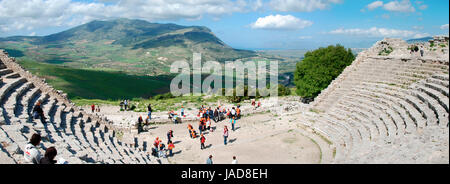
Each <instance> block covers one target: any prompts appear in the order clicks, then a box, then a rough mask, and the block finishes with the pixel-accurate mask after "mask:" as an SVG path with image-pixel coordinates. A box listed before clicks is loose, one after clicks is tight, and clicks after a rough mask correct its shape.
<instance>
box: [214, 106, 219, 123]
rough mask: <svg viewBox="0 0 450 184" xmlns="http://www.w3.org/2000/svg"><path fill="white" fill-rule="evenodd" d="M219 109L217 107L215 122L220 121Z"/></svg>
mask: <svg viewBox="0 0 450 184" xmlns="http://www.w3.org/2000/svg"><path fill="white" fill-rule="evenodd" d="M218 109H219V108H218V107H217V108H216V109H215V110H214V122H216V123H217V122H218V121H219V110H218Z"/></svg>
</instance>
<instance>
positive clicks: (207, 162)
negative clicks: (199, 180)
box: [206, 155, 213, 164]
mask: <svg viewBox="0 0 450 184" xmlns="http://www.w3.org/2000/svg"><path fill="white" fill-rule="evenodd" d="M212 157H213V156H212V155H209V157H208V160H206V164H213V161H212Z"/></svg>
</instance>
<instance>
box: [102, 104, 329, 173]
mask: <svg viewBox="0 0 450 184" xmlns="http://www.w3.org/2000/svg"><path fill="white" fill-rule="evenodd" d="M101 113H102V114H103V115H104V116H106V117H108V119H112V120H114V122H115V123H116V122H119V123H120V121H121V120H123V119H137V117H138V116H139V115H143V116H144V115H145V113H136V112H120V111H119V108H118V107H115V106H102V112H101ZM186 114H187V116H195V115H196V112H195V111H192V112H189V111H187V112H186ZM164 115H166V113H163V112H160V113H154V115H152V116H153V118H167V117H163V116H164ZM298 116H300V115H289V116H286V115H285V116H283V115H281V116H280V115H274V114H272V113H269V112H266V113H257V114H251V115H247V116H244V117H242V118H241V119H239V120H238V121H237V123H236V127H235V128H236V130H235V131H232V130H231V124H230V120H229V119H225V120H223V121H220V122H217V123H215V122H214V121H213V122H212V127H213V129H215V131H213V132H210V131H206V133H204V134H205V137H206V143H205V146H206V147H207V148H206V149H204V150H201V149H200V139H199V138H198V137H197V138H196V139H192V138H190V136H189V134H188V129H187V126H188V124H192V126H193V127H194V129H195V130H196V131H197V133H198V122H197V121H195V122H183V123H182V124H172V123H166V124H156V125H149V126H148V127H145V131H144V132H141V133H140V134H139V135H131V134H125V135H124V141H126V139H128V140H131V139H132V137H135V136H136V137H138V138H139V140H143V141H145V142H146V144H147V145H146V151H148V152H149V153H150V152H151V147H153V142H154V140H155V138H156V137H159V138H160V139H162V141H163V143H164V144H166V146H167V132H168V131H169V130H173V135H174V137H173V138H172V141H173V142H174V144H175V149H174V151H173V152H174V156H173V157H168V160H169V162H170V163H174V164H204V163H206V160H207V158H208V156H209V155H213V162H214V163H215V164H229V163H231V161H232V157H233V156H236V157H237V160H238V163H240V164H314V163H320V161H321V150H320V148H319V146H318V145H317V144H316V143H315V142H314V141H312V140H311V139H310V138H309V137H307V136H305V135H303V134H302V130H301V128H299V127H298V121H299V120H298V118H299V117H298ZM225 125H226V126H228V129H229V130H230V131H229V137H228V144H227V145H224V140H223V130H224V126H225ZM125 126H126V125H125Z"/></svg>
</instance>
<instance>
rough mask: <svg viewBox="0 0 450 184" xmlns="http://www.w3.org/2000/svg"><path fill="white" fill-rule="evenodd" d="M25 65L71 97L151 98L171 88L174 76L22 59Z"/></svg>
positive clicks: (108, 98)
mask: <svg viewBox="0 0 450 184" xmlns="http://www.w3.org/2000/svg"><path fill="white" fill-rule="evenodd" d="M19 63H20V64H21V65H22V66H23V67H25V68H27V69H28V70H30V71H31V72H32V73H33V74H35V75H38V76H41V77H43V78H45V79H46V81H47V82H48V83H49V84H50V85H52V86H54V87H55V88H56V89H59V90H63V91H64V92H65V93H67V94H68V96H69V98H70V99H77V98H83V99H102V100H118V99H125V98H128V99H132V98H137V97H143V98H148V97H150V96H154V95H157V94H161V93H167V92H169V90H170V89H169V85H170V80H171V79H172V77H171V76H157V77H154V76H137V75H128V74H125V73H120V72H107V71H96V70H85V69H75V68H70V67H64V66H58V65H52V64H46V63H37V62H33V61H27V60H21V61H20V62H19Z"/></svg>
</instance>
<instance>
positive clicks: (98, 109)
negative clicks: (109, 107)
mask: <svg viewBox="0 0 450 184" xmlns="http://www.w3.org/2000/svg"><path fill="white" fill-rule="evenodd" d="M96 111H97V112H100V106H99V105H98V104H97V109H96Z"/></svg>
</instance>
